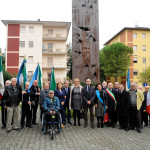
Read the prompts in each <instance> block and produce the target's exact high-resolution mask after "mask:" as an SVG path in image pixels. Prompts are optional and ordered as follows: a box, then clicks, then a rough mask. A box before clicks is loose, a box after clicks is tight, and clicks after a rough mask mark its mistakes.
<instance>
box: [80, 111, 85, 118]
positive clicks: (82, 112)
mask: <svg viewBox="0 0 150 150" xmlns="http://www.w3.org/2000/svg"><path fill="white" fill-rule="evenodd" d="M83 118H84V109H81V110H80V119H83Z"/></svg>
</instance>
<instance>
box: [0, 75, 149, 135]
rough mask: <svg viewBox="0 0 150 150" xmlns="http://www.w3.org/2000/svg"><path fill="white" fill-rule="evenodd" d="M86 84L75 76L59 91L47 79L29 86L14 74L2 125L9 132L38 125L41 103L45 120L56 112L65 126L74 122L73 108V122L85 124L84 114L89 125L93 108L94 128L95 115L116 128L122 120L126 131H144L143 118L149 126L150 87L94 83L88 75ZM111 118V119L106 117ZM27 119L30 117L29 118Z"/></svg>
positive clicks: (5, 95) (4, 101)
mask: <svg viewBox="0 0 150 150" xmlns="http://www.w3.org/2000/svg"><path fill="white" fill-rule="evenodd" d="M85 83H86V85H85V86H84V87H83V86H81V84H80V80H79V79H78V78H75V79H74V80H73V85H72V86H71V87H70V83H69V81H65V83H64V86H63V84H62V83H58V84H57V89H56V90H55V91H52V90H49V84H48V83H45V84H44V88H43V89H40V88H39V87H38V81H37V80H34V82H33V85H32V86H31V87H30V88H29V85H30V83H29V82H26V83H25V89H24V90H22V88H21V86H20V85H18V84H17V79H16V78H12V79H11V81H6V83H5V90H4V93H3V94H2V95H1V96H2V103H1V106H2V124H3V127H2V128H5V127H6V128H7V130H6V132H7V133H9V132H10V131H11V130H12V129H14V130H18V131H20V129H23V128H24V126H25V125H26V127H29V128H32V125H37V122H36V118H37V117H36V115H37V109H38V106H39V104H40V110H41V120H42V116H43V113H45V111H46V114H47V115H48V116H49V117H51V114H52V112H54V113H55V114H56V115H58V116H59V114H61V118H62V128H63V127H65V125H66V123H69V124H70V125H71V124H72V123H71V120H70V118H71V110H72V109H73V126H76V125H78V126H81V122H80V120H81V118H82V116H83V117H84V128H87V126H88V111H89V112H90V124H91V128H92V129H94V128H95V124H94V115H95V117H96V118H97V127H98V128H100V127H101V128H103V127H104V125H106V126H110V127H112V128H115V126H116V124H117V122H118V121H119V125H120V128H119V129H124V130H125V131H129V130H134V129H136V130H137V131H138V132H139V133H141V132H142V130H141V129H142V127H143V122H144V123H145V126H148V113H147V112H146V105H147V103H148V102H150V96H149V92H148V91H149V87H148V86H147V87H145V92H144V93H143V92H142V91H141V88H140V87H137V85H136V83H134V82H133V83H131V89H129V91H126V90H125V88H124V85H123V84H119V83H118V82H115V84H114V88H113V84H112V83H108V85H107V83H106V82H105V81H104V82H103V83H102V84H101V83H98V84H97V85H96V87H94V86H92V85H91V79H89V78H88V79H86V81H85ZM20 102H22V105H21V121H19V118H18V115H19V104H20ZM106 118H107V119H106ZM25 120H26V121H25Z"/></svg>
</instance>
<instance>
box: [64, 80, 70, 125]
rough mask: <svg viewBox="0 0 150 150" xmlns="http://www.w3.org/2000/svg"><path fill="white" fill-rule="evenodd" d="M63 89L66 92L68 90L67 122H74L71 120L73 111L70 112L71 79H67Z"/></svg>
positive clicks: (66, 104) (66, 103)
mask: <svg viewBox="0 0 150 150" xmlns="http://www.w3.org/2000/svg"><path fill="white" fill-rule="evenodd" d="M63 89H64V90H65V92H66V102H65V111H66V109H67V114H66V116H67V123H69V124H72V123H71V122H70V117H71V112H70V110H69V99H70V87H69V81H67V80H66V81H65V83H64V87H63Z"/></svg>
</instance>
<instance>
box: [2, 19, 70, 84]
mask: <svg viewBox="0 0 150 150" xmlns="http://www.w3.org/2000/svg"><path fill="white" fill-rule="evenodd" d="M2 22H3V24H4V25H5V26H6V31H7V35H6V38H7V45H6V70H7V71H8V72H9V73H11V74H14V73H16V74H17V73H18V70H19V67H20V65H21V63H22V61H23V59H24V57H26V59H27V65H26V68H27V73H28V76H29V78H31V77H32V75H33V73H34V71H35V69H36V66H37V63H38V62H39V64H40V66H41V70H42V78H43V83H45V82H49V81H50V75H51V68H52V67H54V68H55V78H56V82H64V80H65V79H66V74H67V39H68V34H69V30H70V25H71V23H70V22H53V21H40V20H37V21H26V20H2Z"/></svg>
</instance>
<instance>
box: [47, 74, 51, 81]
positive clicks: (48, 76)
mask: <svg viewBox="0 0 150 150" xmlns="http://www.w3.org/2000/svg"><path fill="white" fill-rule="evenodd" d="M47 78H48V81H50V78H51V73H47Z"/></svg>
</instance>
